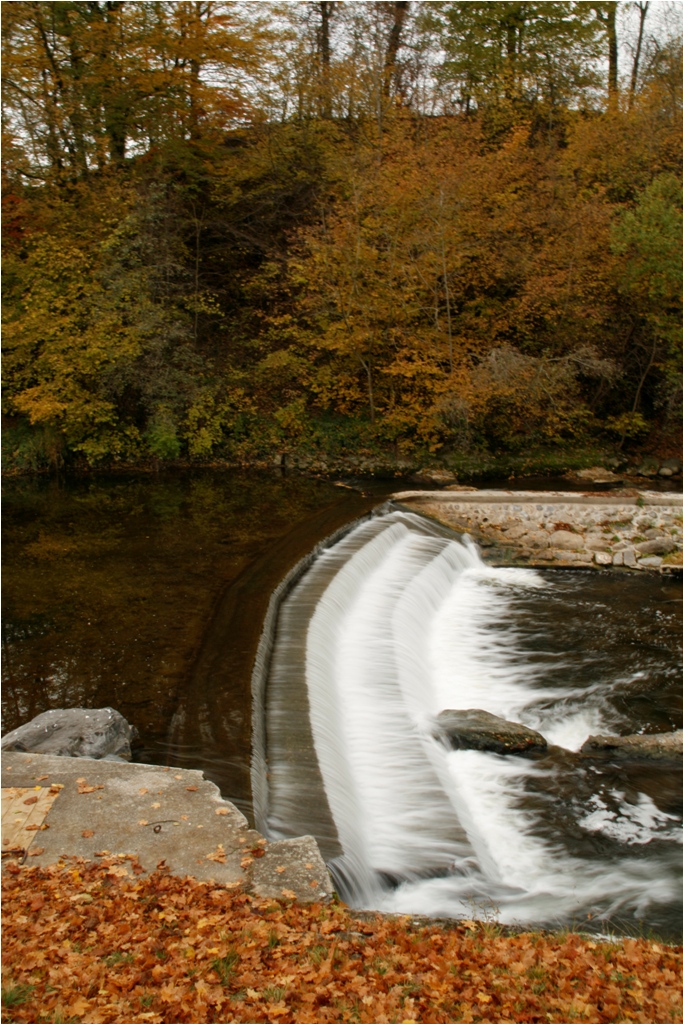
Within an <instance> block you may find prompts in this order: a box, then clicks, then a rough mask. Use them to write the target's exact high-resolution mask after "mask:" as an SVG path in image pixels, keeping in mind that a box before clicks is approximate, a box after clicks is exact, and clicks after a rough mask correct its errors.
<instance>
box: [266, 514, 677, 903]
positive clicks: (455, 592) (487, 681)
mask: <svg viewBox="0 0 683 1024" xmlns="http://www.w3.org/2000/svg"><path fill="white" fill-rule="evenodd" d="M549 586H552V584H549V583H546V582H545V581H544V580H543V579H542V578H541V576H540V575H539V574H538V573H535V572H533V571H530V570H522V569H512V568H508V569H505V568H503V569H494V568H490V567H487V566H486V565H484V563H483V562H482V561H481V559H480V558H479V555H478V553H477V551H476V548H475V547H474V545H473V544H471V543H468V542H467V539H466V540H465V542H464V543H461V542H460V541H458V540H454V539H452V538H450V537H448V536H445V535H444V532H443V531H442V530H441V529H440V528H438V527H436V526H434V527H432V526H430V524H429V523H428V522H426V521H425V520H424V519H423V518H421V517H418V516H414V515H411V514H410V513H404V512H392V513H391V514H389V515H387V516H385V517H383V518H382V519H381V520H374V521H371V522H369V523H364V524H362V525H360V526H359V527H358V528H357V529H356V530H355V531H353V532H352V533H351V534H350V535H349V536H348V537H347V538H346V539H345V540H344V541H342V542H340V543H339V544H337V545H336V546H334V547H333V548H331V549H330V550H328V551H327V552H324V553H323V554H322V555H321V556H320V558H319V559H318V561H317V562H316V563H315V565H314V567H313V569H312V570H311V572H310V573H309V574H308V578H306V577H305V578H304V581H303V586H302V595H304V596H303V597H302V598H301V599H302V600H304V601H305V600H308V602H309V603H308V606H307V610H306V615H305V623H304V626H303V627H301V626H300V630H301V635H300V637H299V639H300V640H302V641H303V643H304V645H305V677H306V687H307V693H308V704H309V709H310V725H311V732H312V740H313V744H314V747H315V752H316V754H317V760H318V764H319V767H320V772H321V775H322V781H323V785H324V792H325V795H326V798H327V802H328V803H329V808H330V811H331V814H332V818H333V819H334V824H335V826H336V830H337V834H338V839H339V843H340V845H341V848H342V850H343V858H342V860H343V863H344V872H345V875H346V879H347V885H350V892H347V893H346V896H347V898H350V899H351V900H352V901H353V902H355V903H357V904H359V905H365V906H371V907H375V908H378V909H385V910H393V911H397V912H404V913H428V914H432V915H450V916H466V917H472V916H477V915H481V914H485V915H488V914H490V913H495V916H497V917H498V918H499V919H500V920H502V921H507V922H511V921H520V922H524V921H526V922H531V921H536V922H550V921H557V920H561V919H567V918H568V917H570V916H571V915H574V914H581V913H586V912H587V911H588V910H589V909H591V908H594V907H595V908H598V910H599V912H600V913H603V914H609V913H614V911H615V909H616V908H625V909H627V910H628V911H629V912H630V913H632V914H633V913H634V914H636V915H638V914H639V913H642V911H643V908H645V907H646V906H647V905H648V904H649V903H662V904H663V903H667V902H669V903H670V902H672V901H679V902H683V879H682V875H683V872H681V870H680V867H681V865H680V861H678V862H677V861H676V860H675V858H672V856H671V855H670V852H669V850H668V847H667V849H666V851H665V853H664V854H662V856H661V857H659V858H658V859H657V858H655V861H652V860H650V861H648V862H645V861H642V860H638V859H636V858H634V857H633V856H632V855H631V852H630V850H629V848H628V847H624V849H623V850H622V851H618V853H617V855H615V854H614V852H613V851H610V852H609V853H606V854H605V855H604V856H595V855H594V856H592V857H590V858H585V857H582V856H577V855H576V854H574V853H572V852H569V850H568V849H566V848H565V847H564V846H563V845H562V844H561V843H559V842H554V841H553V840H552V839H551V838H549V837H548V835H547V830H546V831H545V832H544V830H543V829H542V828H539V824H538V815H537V813H536V810H535V809H534V807H533V806H530V805H529V801H528V800H526V797H525V794H526V790H527V786H528V784H529V783H530V782H533V781H534V780H538V779H542V777H543V775H544V773H548V771H549V769H548V768H547V767H544V762H542V761H541V762H533V761H529V760H528V759H525V758H522V757H510V756H507V757H503V756H500V755H496V754H492V753H484V752H480V751H472V750H459V751H452V750H449V749H447V748H446V747H445V746H444V745H443V743H442V742H441V741H440V740H439V739H437V738H436V736H435V733H436V730H435V716H436V715H437V714H438V713H439V712H440V711H442V710H444V709H447V708H450V709H467V708H480V709H482V710H485V711H489V712H492V713H493V714H497V715H500V716H502V717H506V718H508V719H511V720H513V721H520V722H523V723H525V724H527V725H529V726H531V727H533V728H535V729H537V730H538V731H540V732H541V733H543V735H545V736H546V738H547V739H548V740H549V741H550V742H552V743H557V744H560V745H563V746H565V747H567V748H569V749H573V750H576V749H578V747H579V746H580V745H581V743H582V742H583V741H584V740H585V739H586V738H587V736H588V735H589V733H590V732H596V731H599V729H600V728H601V727H602V728H609V721H608V720H607V719H606V717H605V708H604V702H602V700H601V696H600V694H599V693H598V692H597V689H596V691H595V692H594V693H593V695H592V694H591V690H590V688H588V689H587V688H586V687H583V688H580V689H579V688H577V689H576V690H572V689H571V688H569V687H567V686H566V685H564V686H561V687H556V686H554V685H553V679H552V672H550V673H549V672H548V671H547V670H546V671H545V672H544V673H543V678H542V679H541V678H540V676H539V672H538V667H536V668H534V669H532V668H531V667H530V665H529V663H528V660H526V659H525V658H524V656H523V645H522V644H521V641H520V638H519V636H518V634H517V630H516V626H515V621H514V617H513V615H512V606H513V604H514V601H513V598H514V596H515V595H518V594H519V593H520V592H525V591H532V590H536V591H539V592H540V591H542V588H544V587H549ZM313 592H315V598H316V600H315V603H314V604H311V601H310V595H311V593H313ZM305 595H308V597H307V598H306V597H305ZM288 603H289V605H290V608H291V607H295V606H296V603H297V591H296V590H295V591H294V592H293V594H292V595H291V597H290V598H289V599H288ZM285 632H286V630H285ZM280 642H281V643H285V642H286V643H288V644H289V645H290V648H291V646H292V643H293V639H292V636H291V635H289V634H288V635H287V636H284V635H282V636H281V638H280ZM276 650H277V644H276ZM301 660H302V665H301V666H300V668H301V667H303V658H302V659H301ZM280 675H281V676H282V675H283V674H282V673H280ZM283 679H284V676H283V678H281V679H280V681H279V687H280V689H279V691H278V692H279V693H281V694H282V693H286V692H287V685H291V684H286V683H285V682H284V681H283ZM283 687H284V689H283ZM592 696H593V697H594V699H592ZM278 700H279V704H278V707H279V708H280V711H279V712H278V713H279V714H281V713H282V710H281V709H282V706H284V705H285V704H286V703H287V700H286V699H285V700H284V701H283V700H282V699H281V698H278ZM281 788H282V789H283V794H282V797H281V805H282V806H283V807H285V806H287V799H288V797H287V793H286V792H285V791H287V784H286V783H285V785H284V786H283V787H281ZM290 796H291V791H290ZM600 811H601V808H600V807H599V806H597V809H596V808H587V809H586V816H585V821H584V824H583V825H581V823H580V822H579V824H578V826H577V827H578V828H579V829H580V828H583V831H584V832H585V833H586V835H588V834H590V833H591V830H593V831H596V830H599V829H600V827H601V821H602V820H603V819H601V817H600ZM655 812H656V808H655ZM628 813H629V812H628V808H625V809H624V811H623V815H622V817H625V818H628ZM634 813H636V812H635V811H634ZM638 814H639V815H640V816H639V817H637V815H638ZM648 814H649V817H648ZM636 817H637V821H638V828H639V829H640V832H639V835H641V836H642V834H643V830H647V827H648V822H649V823H650V825H652V827H653V828H654V829H655V831H656V834H657V836H658V837H659V838H660V839H665V840H666V839H674V840H675V838H676V836H677V831H676V830H677V829H679V828H680V822H679V821H678V819H674V818H673V817H672V818H671V820H670V821H669V820H668V817H669V816H667V815H664V816H662V815H659V816H658V815H657V813H654V812H652V811H651V810H650V809H648V808H647V807H646V806H645V805H644V804H642V805H641V804H639V805H638V809H637V814H636ZM605 820H606V821H607V822H608V823H609V821H610V819H609V816H608V817H607V818H606V819H605ZM653 823H654V824H653ZM667 829H668V831H667ZM657 830H658V831H657ZM652 834H653V835H654V834H655V832H652ZM670 845H673V844H670ZM387 877H389V878H391V879H392V880H394V882H395V883H396V882H397V883H398V884H397V885H396V884H395V886H394V888H392V889H391V890H389V889H387V887H386V885H385V886H382V885H380V884H379V882H380V880H382V879H385V880H386V878H387ZM494 907H495V911H494V910H493V909H492V908H494Z"/></svg>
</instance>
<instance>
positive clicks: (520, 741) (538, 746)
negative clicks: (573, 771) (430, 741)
mask: <svg viewBox="0 0 683 1024" xmlns="http://www.w3.org/2000/svg"><path fill="white" fill-rule="evenodd" d="M436 722H437V725H436V730H435V735H436V736H437V738H438V739H441V740H442V741H443V742H446V743H448V745H449V746H450V747H451V748H452V749H453V750H488V751H491V752H492V753H494V754H531V753H542V752H543V751H545V750H547V748H548V744H547V741H546V740H545V738H544V737H543V736H541V734H540V732H536V731H535V730H534V729H527V727H526V726H524V725H520V724H519V722H508V721H507V720H506V719H505V718H499V717H498V716H497V715H492V714H490V713H489V712H488V711H479V710H478V709H476V708H470V709H469V710H467V711H442V712H441V713H440V714H439V715H437V717H436Z"/></svg>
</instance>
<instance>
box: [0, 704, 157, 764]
mask: <svg viewBox="0 0 683 1024" xmlns="http://www.w3.org/2000/svg"><path fill="white" fill-rule="evenodd" d="M136 735H137V730H136V729H135V727H134V726H132V725H129V724H128V722H127V721H126V719H125V718H124V717H123V715H121V714H119V712H118V711H114V709H113V708H56V709H55V710H54V711H44V712H43V713H42V715H37V716H36V717H35V718H33V719H32V720H31V721H30V722H27V723H26V724H25V725H20V726H19V728H18V729H13V730H12V732H8V733H6V734H5V736H3V737H2V743H0V747H1V748H2V750H20V751H23V752H24V753H27V754H56V755H57V756H61V757H94V758H97V759H98V760H99V759H101V758H109V757H110V756H111V755H114V756H115V757H117V758H123V759H124V760H126V761H130V759H131V756H132V755H131V749H130V744H131V740H133V739H134V738H135V736H136Z"/></svg>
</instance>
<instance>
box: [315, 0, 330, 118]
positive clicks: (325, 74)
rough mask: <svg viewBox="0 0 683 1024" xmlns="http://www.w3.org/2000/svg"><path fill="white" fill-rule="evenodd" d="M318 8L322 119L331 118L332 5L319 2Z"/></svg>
mask: <svg viewBox="0 0 683 1024" xmlns="http://www.w3.org/2000/svg"><path fill="white" fill-rule="evenodd" d="M318 6H319V7H320V64H321V82H320V84H321V89H322V98H321V104H320V107H321V112H322V116H323V117H328V118H329V117H331V116H332V96H331V92H330V57H331V50H330V18H331V17H332V3H331V2H329V0H327V2H324V0H323V2H321V3H320V4H319V5H318Z"/></svg>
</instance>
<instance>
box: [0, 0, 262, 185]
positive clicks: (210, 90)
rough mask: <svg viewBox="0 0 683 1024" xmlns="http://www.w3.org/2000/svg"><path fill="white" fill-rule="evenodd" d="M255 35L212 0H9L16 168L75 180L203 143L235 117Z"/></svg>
mask: <svg viewBox="0 0 683 1024" xmlns="http://www.w3.org/2000/svg"><path fill="white" fill-rule="evenodd" d="M263 38H264V37H263V33H262V32H261V30H260V28H259V27H258V26H256V27H251V28H249V27H248V26H247V25H246V24H244V23H243V22H242V21H240V18H239V15H238V11H237V5H235V4H230V3H217V2H213V0H197V2H185V0H182V2H177V3H151V2H150V3H148V2H140V3H130V2H125V0H123V2H94V3H82V2H65V3H58V4H55V3H42V2H37V3H32V2H23V0H19V2H17V3H13V4H12V5H10V6H8V10H7V16H6V17H4V18H3V48H4V49H3V89H4V97H5V117H6V121H5V123H6V125H7V126H8V128H9V129H10V130H11V131H12V132H13V134H14V138H15V140H16V145H17V146H18V147H19V148H20V149H24V150H25V152H26V161H25V162H24V165H23V166H26V162H28V163H30V165H31V167H32V173H34V174H35V173H38V174H42V175H46V174H52V175H56V176H57V177H63V176H64V175H65V174H66V175H67V176H69V177H71V178H78V177H83V176H86V175H87V174H88V172H89V171H91V170H92V169H93V168H95V167H97V168H99V169H100V170H102V169H104V168H105V167H106V166H107V165H110V164H120V163H121V162H122V161H123V160H124V159H125V158H126V157H130V156H132V155H133V154H136V155H140V154H141V153H142V152H149V151H150V150H153V149H155V148H156V149H158V148H159V147H161V148H164V147H167V148H170V149H171V150H172V151H173V152H175V153H176V156H177V153H178V151H179V149H181V148H182V147H183V146H186V145H187V144H188V143H192V144H195V145H196V144H198V143H199V141H200V139H202V140H203V141H208V139H209V138H210V137H211V134H212V133H215V132H218V131H224V130H225V129H226V128H228V127H230V126H232V125H233V124H234V123H235V120H236V119H238V118H243V117H244V116H245V114H246V112H247V110H248V103H247V100H246V91H247V90H246V88H245V85H246V77H248V76H249V75H250V74H252V73H253V72H254V71H255V70H256V67H257V61H258V57H259V44H260V42H261V40H262V39H263ZM245 76H246V77H245Z"/></svg>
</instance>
